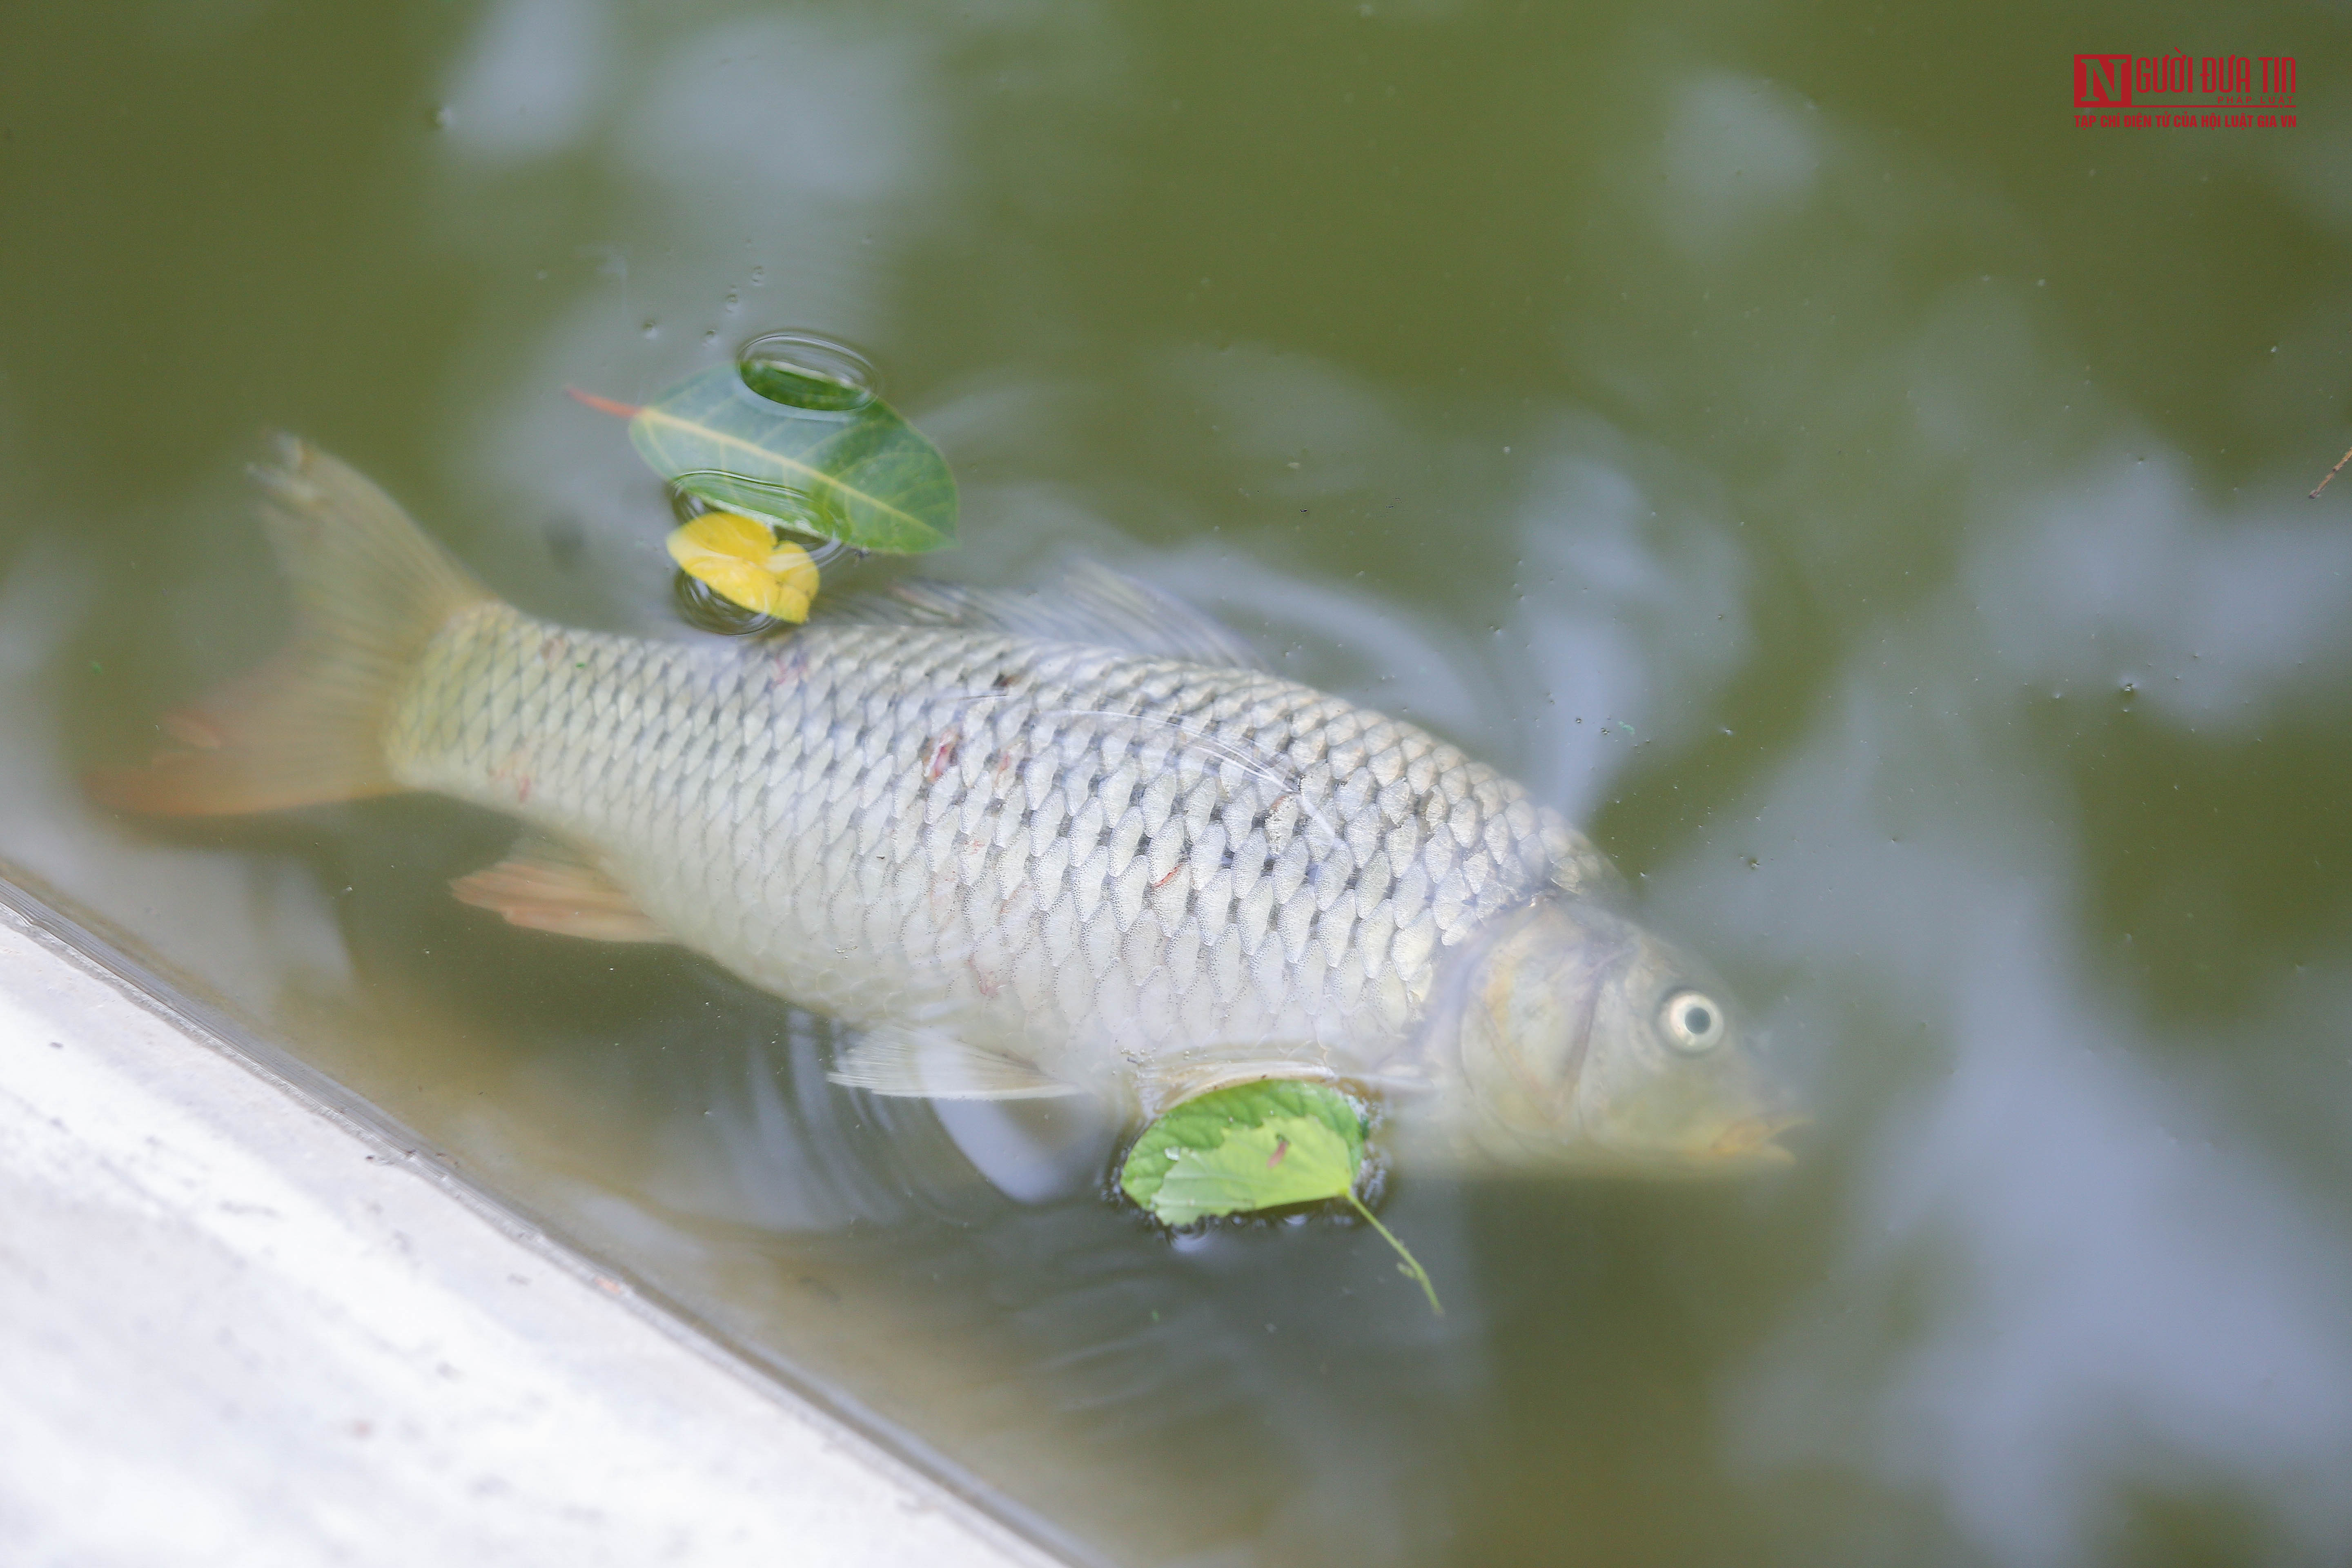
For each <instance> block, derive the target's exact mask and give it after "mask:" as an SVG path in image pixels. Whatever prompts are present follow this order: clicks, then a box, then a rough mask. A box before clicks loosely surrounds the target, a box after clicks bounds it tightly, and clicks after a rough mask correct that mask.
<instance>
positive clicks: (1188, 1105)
mask: <svg viewBox="0 0 2352 1568" xmlns="http://www.w3.org/2000/svg"><path fill="white" fill-rule="evenodd" d="M1363 1160H1364V1124H1363V1121H1362V1119H1361V1118H1360V1116H1358V1115H1357V1113H1356V1108H1355V1107H1354V1106H1353V1105H1350V1104H1349V1102H1348V1098H1347V1096H1345V1095H1343V1094H1341V1093H1340V1092H1339V1090H1338V1089H1332V1088H1330V1087H1329V1086H1328V1085H1326V1084H1319V1083H1304V1082H1300V1081H1298V1080H1297V1079H1266V1080H1265V1081H1263V1082H1259V1083H1244V1084H1236V1085H1235V1086H1234V1087H1233V1088H1231V1089H1216V1090H1213V1092H1211V1093H1208V1094H1204V1095H1202V1096H1201V1097H1200V1098H1199V1099H1197V1100H1186V1101H1185V1102H1184V1103H1183V1104H1181V1105H1179V1106H1177V1107H1176V1108H1175V1109H1174V1110H1171V1111H1169V1112H1168V1113H1167V1114H1166V1115H1165V1116H1162V1117H1160V1120H1158V1121H1154V1122H1153V1123H1152V1124H1151V1125H1150V1126H1149V1127H1147V1128H1145V1129H1144V1130H1143V1136H1142V1137H1140V1138H1139V1139H1137V1140H1136V1143H1135V1147H1134V1148H1133V1149H1131V1150H1129V1152H1128V1156H1127V1163H1126V1164H1125V1165H1124V1166H1123V1167H1121V1169H1120V1172H1119V1178H1118V1180H1119V1186H1120V1187H1121V1188H1122V1189H1123V1190H1124V1191H1125V1192H1126V1194H1127V1195H1128V1196H1129V1197H1130V1198H1133V1199H1134V1200H1135V1201H1136V1202H1137V1203H1139V1204H1140V1205H1143V1206H1144V1207H1145V1208H1148V1209H1150V1211H1151V1212H1152V1213H1153V1214H1155V1215H1159V1216H1160V1219H1161V1220H1162V1221H1163V1222H1165V1223H1167V1224H1169V1225H1190V1224H1191V1223H1192V1221H1194V1220H1196V1219H1206V1218H1209V1217H1211V1216H1213V1215H1229V1214H1246V1213H1248V1212H1250V1211H1252V1210H1254V1209H1271V1208H1281V1207H1283V1206H1285V1205H1289V1204H1307V1203H1315V1202H1318V1201H1319V1200H1321V1199H1324V1198H1336V1197H1341V1196H1344V1195H1346V1194H1347V1193H1348V1192H1349V1190H1350V1189H1352V1188H1353V1187H1354V1186H1355V1184H1356V1173H1357V1171H1358V1169H1359V1168H1360V1167H1361V1165H1362V1164H1363Z"/></svg>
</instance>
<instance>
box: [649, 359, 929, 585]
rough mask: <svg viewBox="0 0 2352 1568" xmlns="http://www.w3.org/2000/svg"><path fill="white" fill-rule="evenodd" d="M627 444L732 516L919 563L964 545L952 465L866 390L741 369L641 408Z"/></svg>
mask: <svg viewBox="0 0 2352 1568" xmlns="http://www.w3.org/2000/svg"><path fill="white" fill-rule="evenodd" d="M629 439H630V441H631V442H632V443H634V444H635V447H636V448H637V455H638V456H639V457H641V458H644V459H645V460H646V463H647V464H648V465H650V466H651V467H652V468H653V470H654V472H656V473H657V474H659V475H661V477H662V478H663V479H667V480H668V481H669V482H670V483H672V484H674V485H676V486H677V487H678V488H679V489H682V490H685V491H686V492H687V493H688V494H689V495H692V496H697V497H699V498H700V499H701V500H704V501H705V502H707V503H709V505H711V506H713V507H717V508H719V510H724V511H733V512H740V513H742V514H743V515H745V516H747V517H755V518H759V519H760V520H761V521H766V522H772V523H777V524H780V525H782V526H783V527H786V528H792V529H797V530H799V531H802V532H803V533H814V534H816V535H819V536H820V537H822V538H825V539H837V540H839V541H840V542H842V543H844V544H848V545H854V546H856V548H858V549H860V550H885V551H889V552H894V553H898V554H916V553H919V552H923V551H926V550H937V549H940V547H941V546H943V545H949V544H953V543H954V542H955V528H956V488H955V478H954V476H953V475H951V474H950V473H949V472H948V465H947V459H946V458H942V457H940V451H939V448H938V447H934V446H932V445H931V444H930V443H929V441H927V440H925V439H924V438H923V437H922V435H921V433H920V432H919V431H917V430H916V429H915V428H914V426H911V425H908V423H907V422H906V421H905V420H904V419H901V418H899V417H898V414H897V412H896V411H894V410H893V409H892V408H891V407H890V405H888V404H886V403H884V402H883V401H882V400H881V399H880V398H877V397H876V396H874V395H872V394H871V393H869V392H866V390H864V389H863V388H861V387H855V386H850V385H847V384H845V383H842V382H837V381H833V380H830V379H828V378H826V377H824V376H819V375H811V374H805V373H803V372H801V371H796V370H793V369H790V368H788V367H786V366H784V365H781V364H776V363H770V362H766V361H760V360H744V361H740V362H738V363H730V364H721V365H713V366H712V367H711V368H710V369H709V370H706V371H704V372H702V373H701V374H698V375H693V376H689V377H688V378H687V379H686V380H684V381H682V382H680V383H678V384H677V385H676V386H673V387H671V388H670V389H669V390H668V391H667V392H665V393H663V394H662V395H660V396H659V397H656V398H655V399H654V400H653V401H652V402H651V403H648V404H646V405H645V406H644V407H642V408H640V409H638V410H637V411H636V414H635V416H634V417H633V418H631V419H630V421H629Z"/></svg>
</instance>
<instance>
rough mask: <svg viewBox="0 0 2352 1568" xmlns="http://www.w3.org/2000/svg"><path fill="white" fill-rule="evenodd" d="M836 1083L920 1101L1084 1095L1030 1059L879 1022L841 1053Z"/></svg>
mask: <svg viewBox="0 0 2352 1568" xmlns="http://www.w3.org/2000/svg"><path fill="white" fill-rule="evenodd" d="M825 1076H826V1077H828V1078H830V1079H833V1081H834V1082H835V1083H838V1084H843V1085H845V1086H847V1087H848V1088H851V1089H868V1090H871V1091H872V1092H873V1093H876V1094H892V1095H905V1096H909V1097H912V1098H915V1099H919V1100H1048V1099H1053V1098H1055V1097H1057V1096H1061V1095H1070V1094H1082V1093H1084V1092H1085V1091H1084V1090H1083V1089H1079V1088H1078V1086H1077V1085H1076V1084H1071V1083H1064V1082H1063V1081H1062V1080H1061V1079H1056V1078H1050V1077H1048V1076H1047V1075H1046V1074H1045V1072H1044V1071H1043V1070H1042V1069H1041V1068H1038V1067H1037V1065H1036V1064H1035V1063H1034V1062H1025V1061H1022V1060H1020V1059H1019V1058H1014V1057H1008V1056H1004V1055H1003V1054H1001V1053H999V1052H996V1051H992V1050H987V1049H984V1048H982V1047H978V1046H969V1045H966V1044H964V1042H962V1041H961V1040H959V1039H957V1038H956V1037H954V1036H952V1035H949V1034H946V1033H944V1032H942V1031H940V1030H938V1029H910V1028H906V1027H902V1026H896V1025H888V1024H886V1025H883V1026H881V1027H879V1028H877V1029H873V1030H870V1031H868V1032H867V1033H866V1034H865V1035H863V1036H861V1037H859V1039H858V1041H857V1043H856V1045H853V1046H851V1047H849V1048H848V1049H847V1050H845V1051H844V1052H842V1053H841V1057H840V1058H839V1059H838V1060H837V1061H835V1063H834V1066H833V1071H831V1072H830V1073H828V1074H826V1075H825Z"/></svg>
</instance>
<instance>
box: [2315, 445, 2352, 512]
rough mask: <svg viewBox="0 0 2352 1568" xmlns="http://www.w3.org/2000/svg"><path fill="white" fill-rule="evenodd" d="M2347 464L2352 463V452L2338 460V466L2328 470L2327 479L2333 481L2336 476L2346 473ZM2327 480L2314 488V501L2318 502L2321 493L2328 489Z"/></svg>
mask: <svg viewBox="0 0 2352 1568" xmlns="http://www.w3.org/2000/svg"><path fill="white" fill-rule="evenodd" d="M2347 463H2352V451H2347V452H2346V453H2345V454H2344V455H2343V456H2342V457H2340V458H2336V466H2335V467H2334V468H2330V469H2328V470H2327V479H2334V478H2335V477H2336V475H2338V474H2340V473H2342V472H2343V471H2344V465H2345V464H2347ZM2327 479H2322V480H2320V481H2319V483H2317V484H2316V485H2314V486H2313V487H2312V489H2311V499H2312V500H2318V499H2319V492H2320V491H2321V490H2324V489H2326V488H2327Z"/></svg>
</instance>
